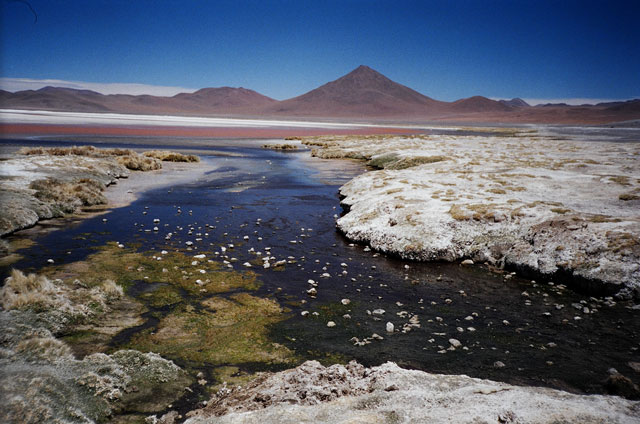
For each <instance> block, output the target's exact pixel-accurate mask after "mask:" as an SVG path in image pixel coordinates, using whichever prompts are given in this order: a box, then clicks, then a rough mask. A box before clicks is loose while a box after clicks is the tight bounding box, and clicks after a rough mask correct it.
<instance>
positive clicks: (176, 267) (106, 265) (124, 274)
mask: <svg viewBox="0 0 640 424" xmlns="http://www.w3.org/2000/svg"><path fill="white" fill-rule="evenodd" d="M163 252H166V251H163ZM194 263H195V264H194ZM44 272H45V274H47V275H49V276H51V277H54V278H63V279H64V278H68V277H73V278H78V279H80V280H81V281H82V282H83V283H84V284H87V285H88V286H90V287H92V286H95V285H98V284H100V283H102V282H103V281H105V280H106V279H110V280H113V281H115V282H116V283H117V284H119V285H121V286H122V287H123V288H125V289H126V288H128V287H130V286H131V285H132V284H133V282H135V281H148V282H153V283H167V284H170V285H173V286H176V287H180V288H182V289H184V290H186V291H187V292H188V293H189V294H192V295H203V294H207V293H208V294H215V293H225V292H229V291H233V290H237V289H245V290H256V289H258V288H259V286H260V283H259V282H258V280H257V279H256V275H255V273H253V272H250V271H246V272H237V271H236V272H234V271H226V270H223V268H222V266H221V264H220V263H218V262H213V261H210V260H207V259H206V258H194V257H193V256H190V255H187V254H185V253H182V252H176V251H173V252H167V253H165V254H162V252H156V253H154V252H138V251H136V250H135V249H134V248H133V247H132V248H119V247H118V245H117V244H116V243H108V244H106V245H104V246H102V247H100V248H99V249H98V251H97V252H96V253H94V254H91V255H89V256H88V257H87V258H86V259H85V260H84V261H79V262H74V263H71V264H68V265H64V266H61V267H49V268H47V269H45V271H44ZM162 293H165V292H162Z"/></svg>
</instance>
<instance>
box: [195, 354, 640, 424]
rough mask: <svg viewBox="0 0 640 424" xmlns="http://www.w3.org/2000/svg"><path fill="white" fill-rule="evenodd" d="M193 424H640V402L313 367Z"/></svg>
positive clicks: (229, 395)
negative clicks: (415, 423)
mask: <svg viewBox="0 0 640 424" xmlns="http://www.w3.org/2000/svg"><path fill="white" fill-rule="evenodd" d="M187 415H188V416H190V417H191V418H190V419H189V420H187V423H190V424H196V423H202V424H204V423H211V424H213V423H236V422H237V423H262V422H278V423H299V422H314V423H343V422H359V423H380V422H393V423H409V422H432V423H445V422H446V423H450V422H456V423H472V422H473V423H476V422H501V423H520V422H522V423H524V422H526V423H557V422H581V423H601V422H608V423H637V422H639V420H638V416H639V415H640V402H633V401H628V400H624V399H621V398H618V397H613V396H578V395H572V394H568V393H566V392H561V391H557V390H551V389H543V388H536V387H516V386H511V385H508V384H503V383H496V382H493V381H489V380H480V379H476V378H470V377H467V376H464V375H460V376H452V375H438V374H430V373H426V372H422V371H410V370H405V369H402V368H399V367H398V366H397V365H396V364H394V363H392V362H387V363H386V364H383V365H381V366H378V367H373V368H365V367H363V366H362V365H359V364H357V363H356V362H351V363H349V364H348V365H346V366H343V365H333V366H331V367H323V366H322V365H320V364H319V363H318V362H315V361H309V362H305V363H304V364H302V365H301V366H299V367H297V368H295V369H292V370H288V371H283V372H280V373H277V374H271V375H263V376H261V377H259V378H257V379H255V380H253V381H252V382H249V383H248V384H246V385H245V386H244V387H241V388H234V389H223V390H221V391H220V392H219V393H218V394H217V395H216V396H214V397H213V398H212V399H211V401H210V402H209V404H208V405H207V406H206V407H205V408H203V409H200V410H197V411H192V412H190V413H189V414H187Z"/></svg>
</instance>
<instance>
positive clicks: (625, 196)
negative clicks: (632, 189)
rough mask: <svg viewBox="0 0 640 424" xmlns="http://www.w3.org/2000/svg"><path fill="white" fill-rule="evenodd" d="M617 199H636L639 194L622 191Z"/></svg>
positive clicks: (639, 197)
mask: <svg viewBox="0 0 640 424" xmlns="http://www.w3.org/2000/svg"><path fill="white" fill-rule="evenodd" d="M618 199H620V200H624V201H625V202H626V201H629V200H637V199H640V196H638V195H636V194H633V193H622V194H621V195H620V196H618Z"/></svg>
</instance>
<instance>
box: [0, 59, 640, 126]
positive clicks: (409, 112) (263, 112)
mask: <svg viewBox="0 0 640 424" xmlns="http://www.w3.org/2000/svg"><path fill="white" fill-rule="evenodd" d="M0 108H4V109H31V110H55V111H74V112H116V113H141V114H165V115H166V114H172V115H189V116H252V117H256V116H260V117H274V118H275V117H278V118H281V117H307V118H351V119H365V120H387V121H389V120H395V121H405V122H407V121H452V122H495V123H500V122H511V123H559V124H560V123H561V124H571V123H609V122H620V121H627V120H634V119H640V99H636V100H630V101H626V102H613V103H600V104H597V105H581V106H569V105H566V104H548V105H541V106H530V105H529V104H527V103H526V102H525V101H524V100H522V99H518V98H515V99H512V100H499V101H498V100H491V99H488V98H486V97H482V96H474V97H469V98H466V99H460V100H457V101H455V102H444V101H439V100H435V99H432V98H430V97H427V96H425V95H423V94H421V93H419V92H417V91H415V90H412V89H411V88H409V87H406V86H404V85H402V84H398V83H396V82H394V81H392V80H390V79H389V78H387V77H385V76H384V75H382V74H380V73H379V72H377V71H375V70H373V69H371V68H369V67H367V66H359V67H358V68H356V69H355V70H353V71H352V72H350V73H349V74H347V75H345V76H343V77H341V78H339V79H337V80H335V81H331V82H329V83H327V84H324V85H323V86H321V87H318V88H316V89H314V90H311V91H309V92H308V93H305V94H303V95H301V96H298V97H294V98H291V99H287V100H283V101H278V100H275V99H272V98H270V97H267V96H264V95H262V94H260V93H257V92H255V91H253V90H249V89H246V88H231V87H220V88H203V89H201V90H198V91H196V92H194V93H180V94H177V95H175V96H173V97H160V96H151V95H137V96H132V95H126V94H110V95H104V94H100V93H97V92H95V91H89V90H76V89H70V88H57V87H45V88H42V89H39V90H25V91H18V92H15V93H11V92H8V91H3V90H0Z"/></svg>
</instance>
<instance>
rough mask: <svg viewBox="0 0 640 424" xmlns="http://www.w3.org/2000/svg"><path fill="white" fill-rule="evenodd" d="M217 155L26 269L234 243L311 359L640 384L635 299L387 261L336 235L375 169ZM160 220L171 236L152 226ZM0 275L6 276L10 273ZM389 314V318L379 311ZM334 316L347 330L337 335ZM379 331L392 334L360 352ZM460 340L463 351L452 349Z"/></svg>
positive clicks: (60, 235) (255, 153)
mask: <svg viewBox="0 0 640 424" xmlns="http://www.w3.org/2000/svg"><path fill="white" fill-rule="evenodd" d="M215 150H216V151H217V152H224V153H225V154H232V155H235V156H216V155H211V156H204V157H203V159H204V161H205V162H206V163H207V164H208V165H210V166H211V170H210V171H209V172H208V173H207V175H206V177H205V178H203V179H201V180H199V181H195V182H193V183H190V184H184V185H180V186H175V187H169V188H162V189H157V190H153V191H150V192H147V193H146V194H144V195H143V196H142V197H141V198H140V199H139V200H138V201H136V202H135V203H133V204H132V205H130V206H128V207H124V208H120V209H115V210H112V211H110V212H109V213H108V214H107V215H103V216H99V217H96V218H91V219H88V220H85V221H82V222H79V223H75V224H74V225H72V226H69V227H67V228H65V229H61V230H57V231H54V232H51V233H49V234H45V235H42V236H40V237H39V238H38V239H37V240H36V242H37V244H36V245H35V246H34V247H31V248H28V249H25V250H23V251H21V252H20V253H21V254H22V255H24V259H22V260H21V261H20V262H18V263H15V264H13V266H14V267H16V268H19V269H23V270H34V271H37V270H38V269H39V268H40V267H42V266H44V265H46V261H47V259H49V258H52V259H54V261H55V262H56V263H57V264H60V263H67V262H73V261H77V260H80V259H82V258H84V257H85V256H86V255H88V254H90V253H92V252H93V250H92V247H95V246H100V245H103V244H105V243H106V242H110V241H118V242H120V243H124V244H125V245H126V244H131V243H140V244H141V246H142V247H141V250H157V251H159V250H161V249H163V248H166V247H167V246H169V247H171V248H174V249H175V248H178V249H181V250H186V249H187V243H186V242H192V243H193V245H192V249H193V250H192V251H191V252H189V253H192V254H194V255H195V254H197V253H199V252H205V251H206V252H208V254H207V257H211V256H212V255H210V253H211V252H214V251H216V250H219V247H220V246H226V247H227V249H228V251H227V254H228V255H229V256H232V257H234V258H236V259H237V261H234V262H232V265H233V267H234V269H236V270H244V269H246V268H245V267H244V266H243V265H242V264H243V263H244V262H247V261H254V265H253V266H252V267H251V269H252V270H254V271H256V272H257V273H258V274H259V279H260V280H261V281H262V282H263V285H262V287H261V289H260V290H259V291H258V294H259V295H269V296H273V297H274V298H276V299H277V300H278V301H279V302H280V303H281V305H283V306H286V307H287V308H289V309H291V315H290V316H291V318H290V319H288V320H286V321H284V322H282V323H280V324H278V325H277V326H275V327H274V328H273V329H272V337H273V338H274V339H275V340H276V341H277V342H279V343H282V344H284V345H286V346H288V347H289V348H290V349H292V350H294V351H295V352H296V353H297V354H299V355H301V356H305V357H317V358H322V357H326V356H327V355H329V356H331V357H339V358H342V359H346V360H348V359H355V360H357V361H360V362H362V363H364V364H366V365H377V364H381V363H383V362H385V361H395V362H397V363H398V364H399V365H401V366H403V367H408V368H416V369H421V370H426V371H431V372H438V373H448V374H467V375H470V376H474V377H481V378H490V379H495V380H500V381H506V382H510V383H516V384H527V385H543V386H550V387H555V388H562V389H565V390H569V391H574V392H586V393H606V392H607V389H606V387H605V385H604V381H605V380H606V378H607V377H608V375H609V374H608V370H609V369H610V368H612V367H613V368H616V369H617V370H618V371H619V372H620V373H622V374H623V375H625V376H627V377H629V378H631V379H632V380H634V381H635V383H636V384H640V378H638V377H639V375H638V374H637V373H635V372H634V371H633V370H632V368H631V367H630V366H629V365H628V363H629V362H637V361H640V351H639V350H638V349H639V348H640V320H639V319H638V317H639V315H640V310H634V309H631V306H632V304H627V303H621V302H618V303H617V304H615V305H613V304H612V303H611V302H604V301H603V299H594V298H589V297H588V296H586V295H581V294H577V293H574V292H572V291H570V290H568V289H563V288H562V285H561V284H562V281H554V282H552V283H549V282H538V283H533V282H532V281H531V280H525V279H521V278H518V277H517V276H510V275H508V274H502V273H499V272H495V271H491V270H489V269H488V268H486V267H485V266H482V265H479V266H478V265H476V266H462V265H460V264H457V263H455V264H448V263H435V264H421V263H413V262H405V261H402V260H398V259H395V258H389V257H385V255H383V254H378V253H376V252H373V251H370V250H369V249H368V248H367V247H366V246H363V245H357V244H351V243H350V242H349V241H348V240H346V239H345V238H344V237H343V236H342V235H341V234H339V233H338V232H337V231H336V230H335V217H336V216H337V215H339V214H340V213H341V208H340V204H339V198H338V188H339V186H340V185H341V184H343V183H344V182H346V181H347V180H349V179H350V178H352V177H353V176H355V175H357V174H358V173H360V172H363V171H364V169H363V167H362V166H361V165H359V164H354V163H350V162H346V161H321V160H316V159H310V158H309V157H308V156H309V154H308V152H294V153H280V152H275V151H270V150H264V149H260V148H250V147H228V146H223V147H215ZM103 218H107V221H106V222H104V221H103ZM156 218H157V219H160V224H158V225H159V227H160V228H159V231H152V228H153V227H154V225H156V224H154V222H153V220H154V219H156ZM205 224H208V225H209V227H206V226H205ZM190 229H191V231H190ZM169 232H171V233H172V237H171V239H170V240H166V239H165V237H166V235H167V233H169ZM229 244H233V245H234V247H233V248H232V249H230V248H229ZM267 248H270V249H267ZM250 249H253V251H254V252H255V251H259V252H262V253H263V254H266V253H267V252H270V256H273V257H275V258H276V260H271V261H270V262H271V263H272V264H273V263H274V262H275V261H277V260H288V261H290V263H287V265H286V266H285V267H284V269H283V270H274V269H273V267H272V268H269V269H264V268H263V267H262V266H258V265H256V264H255V260H256V258H258V257H257V256H256V255H255V254H253V253H251V252H249V250H250ZM1 271H2V273H3V274H4V275H6V273H7V272H8V269H3V270H1ZM324 273H327V274H329V277H322V274H324ZM505 277H506V278H505ZM310 279H311V280H314V281H316V282H317V292H318V293H317V296H316V297H313V298H312V297H310V296H309V295H308V294H307V290H308V289H309V288H310V287H311V286H310V285H309V283H308V280H310ZM146 289H147V288H145V287H139V286H136V285H134V288H133V290H134V291H135V290H139V291H143V290H146ZM131 294H135V293H134V292H131ZM138 294H139V293H138ZM342 299H348V300H349V301H350V303H349V304H348V305H343V304H342V303H341V300H342ZM302 301H304V302H305V303H302ZM606 303H608V304H609V305H608V306H607V305H606ZM585 308H586V309H585ZM377 309H383V310H384V311H385V312H384V314H375V313H373V311H374V310H377ZM303 311H308V312H309V314H308V315H307V316H306V317H304V316H302V314H301V313H302V312H303ZM585 311H588V312H586V313H585ZM314 312H317V313H318V315H315V314H314ZM377 312H379V311H377ZM345 315H347V317H344V316H345ZM413 315H416V316H417V318H414V319H413V321H412V322H413V323H414V324H416V323H419V327H418V326H416V325H414V326H412V327H411V330H410V331H408V332H402V331H394V332H393V333H389V332H387V331H386V326H387V322H391V323H393V325H394V327H395V329H396V330H398V329H400V330H401V329H402V328H403V326H404V324H408V323H410V317H411V316H413ZM329 321H333V322H334V323H335V326H334V327H328V326H327V323H328V322H329ZM154 322H157V320H155V321H149V322H148V323H147V324H145V326H149V325H154ZM373 333H376V334H378V335H379V336H381V337H382V338H383V339H382V340H378V339H374V340H371V342H370V343H368V344H364V345H356V344H355V342H356V341H358V340H359V341H362V340H364V339H366V338H367V337H370V336H371V335H372V334H373ZM121 337H125V335H121ZM354 337H355V338H357V340H356V339H353V338H354ZM450 339H456V340H458V341H459V342H460V344H461V345H460V346H459V347H458V348H456V349H455V350H450V346H451V343H450V341H449V340H450Z"/></svg>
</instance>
